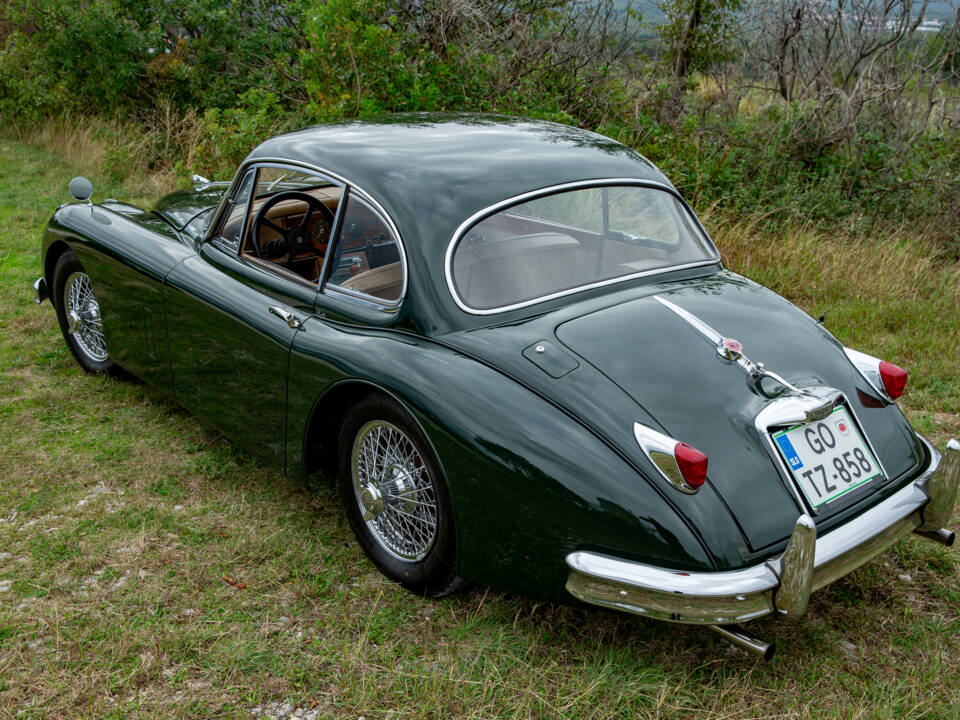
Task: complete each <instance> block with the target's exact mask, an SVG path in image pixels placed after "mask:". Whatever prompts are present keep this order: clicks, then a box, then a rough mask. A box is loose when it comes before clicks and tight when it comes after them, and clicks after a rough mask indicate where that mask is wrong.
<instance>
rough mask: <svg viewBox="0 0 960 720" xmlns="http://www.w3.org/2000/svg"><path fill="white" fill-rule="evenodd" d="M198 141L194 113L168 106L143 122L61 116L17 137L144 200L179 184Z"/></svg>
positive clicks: (198, 128)
mask: <svg viewBox="0 0 960 720" xmlns="http://www.w3.org/2000/svg"><path fill="white" fill-rule="evenodd" d="M202 138H203V128H202V126H201V124H200V122H199V119H198V117H197V114H196V112H195V111H193V110H189V111H187V112H186V113H180V112H178V111H177V110H176V109H174V107H173V106H172V105H171V104H169V103H164V104H161V105H160V108H159V111H158V112H157V113H156V114H155V115H153V116H152V117H151V118H150V120H149V121H136V120H133V119H131V120H116V119H114V120H104V119H92V118H88V117H82V116H63V117H58V118H50V119H48V120H47V121H46V122H45V123H44V124H42V125H39V126H36V127H30V128H21V129H20V131H19V134H18V139H19V140H21V141H22V142H26V143H29V144H32V145H36V146H39V147H41V148H43V149H44V150H46V151H48V152H49V153H51V154H52V155H54V156H56V157H58V158H60V159H61V160H62V161H63V162H64V163H65V164H67V165H70V166H73V167H77V168H82V169H83V171H84V172H85V173H86V174H88V175H90V176H91V178H93V179H95V180H102V181H103V182H106V183H109V184H112V185H121V184H122V185H123V186H124V190H125V191H126V192H128V193H132V194H134V195H137V196H143V197H150V198H157V197H160V196H162V195H164V194H165V193H168V192H171V191H172V190H174V189H176V187H177V186H178V185H182V184H183V183H184V180H185V179H186V178H188V177H189V172H190V169H191V168H193V167H194V166H195V159H196V158H195V153H196V149H197V146H198V145H199V144H200V141H201V139H202Z"/></svg>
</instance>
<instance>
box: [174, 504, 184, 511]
mask: <svg viewBox="0 0 960 720" xmlns="http://www.w3.org/2000/svg"><path fill="white" fill-rule="evenodd" d="M173 509H174V510H175V511H177V512H180V511H181V510H183V505H174V506H173Z"/></svg>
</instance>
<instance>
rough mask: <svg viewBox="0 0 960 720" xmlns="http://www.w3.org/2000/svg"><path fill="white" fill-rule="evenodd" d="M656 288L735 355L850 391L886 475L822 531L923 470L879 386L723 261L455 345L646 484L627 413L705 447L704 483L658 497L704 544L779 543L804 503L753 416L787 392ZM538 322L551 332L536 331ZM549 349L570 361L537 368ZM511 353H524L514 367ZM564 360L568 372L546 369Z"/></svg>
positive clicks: (821, 522) (843, 506) (793, 377)
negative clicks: (548, 402) (632, 467)
mask: <svg viewBox="0 0 960 720" xmlns="http://www.w3.org/2000/svg"><path fill="white" fill-rule="evenodd" d="M658 298H662V299H663V300H666V301H668V303H670V304H672V305H674V306H675V307H676V308H680V309H682V310H683V311H686V313H688V314H689V315H692V316H694V318H695V319H699V320H700V321H701V322H703V323H706V324H707V325H709V326H710V327H712V328H713V329H715V330H716V331H717V332H718V333H719V334H721V335H722V336H724V337H727V338H733V339H736V340H738V341H739V342H740V343H742V345H743V353H744V355H746V356H748V357H749V358H750V359H751V360H752V361H754V362H763V363H764V364H765V366H766V367H767V368H768V369H769V370H772V371H774V372H776V373H777V374H778V375H780V376H782V377H783V378H784V379H786V380H787V381H789V382H790V383H792V384H794V385H796V386H798V387H801V388H814V387H830V388H835V389H837V390H839V391H840V392H842V393H843V394H844V395H845V396H846V398H847V400H848V403H849V407H850V408H851V410H852V411H853V412H854V414H855V416H856V418H857V419H858V421H859V422H860V425H861V427H862V428H863V430H864V432H865V434H866V435H867V437H868V438H869V439H870V441H871V442H872V444H873V446H874V448H875V449H876V452H877V454H878V459H879V460H880V462H881V464H882V465H883V468H884V470H885V471H886V474H887V477H888V478H889V479H890V481H888V482H886V483H878V484H874V485H873V486H872V487H869V488H867V487H865V488H864V489H863V490H862V491H861V492H859V493H858V494H857V495H856V496H855V497H852V498H849V499H847V500H845V501H844V502H842V503H840V504H836V503H831V505H834V507H829V509H827V510H821V511H820V512H819V514H818V515H817V516H816V517H815V520H816V522H817V524H818V527H826V528H829V527H830V526H831V525H833V524H835V523H836V522H839V521H840V520H842V519H843V518H844V517H846V516H849V515H851V514H854V513H856V512H859V511H861V510H862V509H864V508H865V507H866V506H867V505H870V504H872V503H873V502H876V501H877V500H878V499H879V498H880V497H883V496H886V494H888V493H889V492H892V491H894V490H895V489H896V487H897V486H898V485H899V484H902V482H900V483H898V481H903V480H905V479H906V477H907V476H909V475H910V474H911V473H912V472H913V471H915V470H916V469H917V468H918V467H919V465H920V463H921V461H922V453H921V452H920V450H919V448H918V445H917V442H916V439H915V436H914V434H913V432H912V430H911V429H910V427H909V425H908V424H907V422H906V421H905V420H904V418H903V416H902V414H901V413H900V411H899V409H898V408H897V407H896V406H894V405H888V404H882V403H879V402H877V399H876V391H875V390H873V389H872V388H871V387H870V385H869V384H868V383H867V382H866V381H865V380H864V379H863V377H862V376H861V375H860V374H859V373H858V372H857V371H856V369H855V368H854V367H853V366H852V365H851V363H850V362H849V361H848V359H847V357H846V355H845V353H844V351H843V347H842V345H841V344H840V343H838V342H837V341H836V340H835V339H834V338H833V337H832V336H831V335H830V334H829V333H828V332H826V330H824V329H823V328H822V327H821V326H820V325H818V324H817V323H816V322H815V321H813V320H812V319H811V318H810V317H809V316H808V315H806V314H805V313H803V312H802V311H801V310H799V309H798V308H796V307H795V306H793V305H792V304H790V303H789V302H787V301H786V300H784V299H783V298H781V297H779V296H778V295H776V294H775V293H772V292H770V291H769V290H766V289H765V288H763V287H762V286H759V285H757V284H756V283H753V282H751V281H749V280H747V279H745V278H743V277H741V276H739V275H736V274H735V273H731V272H728V271H720V272H717V273H714V274H712V275H710V276H709V277H704V278H699V279H696V280H686V281H682V282H677V283H661V284H659V285H657V286H652V287H650V286H647V287H645V288H636V289H635V291H634V292H633V296H632V297H631V296H630V294H628V293H621V294H620V295H619V296H618V298H617V301H616V302H615V303H612V304H606V305H605V306H602V307H600V306H598V304H597V303H595V302H594V303H592V304H591V305H592V306H590V307H585V308H582V309H583V310H585V311H583V312H576V309H575V308H565V309H564V310H563V311H558V312H556V313H550V314H548V315H546V316H541V317H540V318H537V319H535V320H531V323H530V325H531V327H528V328H524V325H525V324H524V323H514V324H512V325H511V326H509V327H503V328H497V329H492V328H491V329H490V332H489V333H481V336H484V337H483V342H482V343H478V342H477V339H476V338H470V339H469V340H467V341H466V342H462V345H463V346H464V347H465V348H466V347H468V346H469V347H470V349H471V350H472V351H474V352H477V351H479V352H480V353H481V354H483V355H484V356H485V358H486V359H487V360H488V361H491V362H493V363H496V364H497V365H500V366H501V367H504V369H505V370H507V371H509V372H511V373H512V374H513V375H514V376H515V377H517V378H518V379H520V380H521V381H523V382H525V383H527V384H530V385H533V386H535V387H537V388H538V389H539V390H541V392H544V393H545V394H548V395H549V396H550V397H551V399H553V400H554V401H555V402H556V403H557V404H558V405H561V406H562V407H564V409H566V410H567V411H569V412H571V413H572V414H575V415H576V416H578V417H579V418H580V419H581V420H582V421H584V422H585V423H586V424H588V425H589V426H590V427H591V428H592V429H593V430H594V431H596V432H597V433H599V434H601V435H603V436H604V437H606V438H607V439H608V440H609V441H610V442H611V443H612V444H613V445H615V446H616V448H617V449H618V450H619V451H620V452H622V453H623V454H626V455H628V456H629V457H631V458H632V459H634V460H635V461H636V464H638V466H640V467H641V469H642V470H643V472H644V474H645V475H646V476H647V477H648V479H649V481H650V482H653V483H655V484H657V483H659V484H660V485H665V484H666V483H665V481H663V480H661V479H660V478H659V477H658V476H657V475H656V471H651V469H650V468H651V466H650V465H649V464H645V461H646V458H645V457H644V456H643V454H642V452H641V451H640V450H639V447H638V445H637V443H636V440H635V439H634V437H633V434H632V427H633V423H634V422H641V423H643V424H646V425H650V426H651V427H654V428H655V429H658V430H660V431H661V432H664V433H666V434H668V435H671V436H672V437H675V438H676V439H678V440H680V441H683V442H687V443H689V444H691V445H693V446H695V447H697V448H699V449H700V450H702V451H703V452H705V453H706V454H707V456H708V457H709V470H708V474H707V482H708V487H704V488H701V491H700V492H699V493H697V494H696V495H693V496H687V495H682V493H679V492H678V491H676V490H674V489H673V488H668V489H667V490H666V492H665V493H664V497H665V499H666V500H667V501H668V502H670V503H671V504H673V505H674V506H675V507H676V508H678V510H679V511H680V512H681V513H682V514H683V515H685V516H686V517H687V518H688V520H689V521H690V524H691V525H692V526H694V527H695V528H697V529H699V531H700V532H701V533H702V535H703V537H704V538H705V540H706V543H705V544H707V545H708V547H709V548H710V549H714V548H715V547H716V546H717V543H721V540H722V538H719V537H716V536H719V535H722V534H723V533H728V532H730V529H729V526H728V524H727V521H728V520H732V521H733V525H734V526H735V528H736V529H735V530H734V531H733V532H734V533H737V532H738V534H739V535H740V536H741V537H742V540H743V541H744V542H745V545H744V543H741V542H739V541H733V544H734V545H737V547H738V549H739V551H740V555H741V556H742V557H743V558H747V557H749V556H751V555H752V554H754V553H759V552H761V551H762V550H763V549H764V548H769V547H770V546H772V545H775V544H777V543H779V542H781V541H783V540H785V539H786V538H787V537H788V536H789V534H790V531H791V530H792V528H793V524H794V523H795V521H796V519H797V517H798V516H799V515H800V514H801V513H803V512H805V511H806V510H805V509H804V508H803V506H802V505H801V503H800V501H799V499H798V498H797V493H796V491H795V490H794V489H793V487H792V484H791V481H790V480H789V479H788V478H786V477H784V475H783V474H782V473H781V471H780V470H779V469H778V467H777V464H776V462H775V460H774V459H773V457H772V456H771V452H770V446H769V442H768V440H767V438H766V436H765V435H764V434H762V433H761V432H758V430H757V427H756V425H755V421H756V417H757V415H758V414H759V413H760V412H761V411H762V410H763V409H764V408H765V407H767V406H768V405H769V404H770V403H771V402H773V401H774V400H775V399H776V396H777V394H780V395H783V394H784V392H785V391H784V389H783V388H782V387H781V386H778V385H777V384H776V383H773V384H772V385H771V384H770V383H764V388H763V389H760V388H758V387H757V386H756V383H755V382H754V381H753V380H751V379H750V378H749V377H748V375H747V374H746V373H745V372H744V371H743V370H742V369H741V368H740V367H738V366H737V364H736V363H733V362H730V361H728V360H725V359H724V358H722V357H721V356H720V355H719V353H718V352H717V350H716V347H715V345H714V344H712V343H711V342H709V341H708V340H707V339H706V338H705V337H704V336H703V334H702V333H701V332H700V331H698V330H697V329H696V328H695V327H694V325H693V324H691V321H690V319H689V317H688V318H686V319H685V318H684V317H683V316H682V314H678V313H677V312H676V311H675V310H674V309H671V307H669V306H668V304H665V303H662V302H660V300H659V299H658ZM548 325H549V326H550V330H551V331H552V333H551V334H552V337H550V336H547V335H546V334H545V332H546V331H547V326H548ZM522 328H523V329H524V330H525V331H526V332H522V331H521V329H522ZM534 328H536V329H534ZM531 330H532V331H533V332H532V333H530V331H531ZM498 333H499V335H500V336H499V337H497V334H498ZM534 334H543V335H544V338H545V339H546V340H547V341H548V342H549V343H550V344H549V345H548V346H547V347H546V348H545V350H546V351H545V352H544V353H542V354H539V355H538V354H536V353H534V354H533V355H531V353H530V352H529V346H528V345H526V344H525V343H527V341H529V340H530V338H531V337H533V335H534ZM468 335H471V333H464V336H468ZM511 335H515V336H516V340H517V342H515V343H514V342H512V341H511V340H510V339H509V338H510V336H511ZM552 341H556V347H554V346H553V344H552ZM534 342H536V341H534ZM518 345H520V346H521V347H518ZM535 347H539V346H535ZM525 349H527V350H528V352H526V354H524V350H525ZM551 354H552V355H554V356H559V355H563V356H566V357H567V362H566V363H565V364H563V367H560V368H559V369H557V368H554V369H553V371H552V373H551V372H549V371H545V370H544V369H543V366H544V360H543V358H544V357H545V356H549V355H551ZM507 355H510V356H511V357H510V359H509V360H508V359H507ZM518 355H519V356H521V357H523V358H525V359H526V360H527V362H526V363H525V364H524V363H517V362H516V361H515V358H516V357H517V356H518ZM571 363H572V364H573V365H576V367H575V368H572V367H571ZM548 367H549V366H548ZM564 368H568V369H569V370H568V371H567V372H566V373H565V374H563V375H561V376H560V377H554V375H558V374H560V373H562V372H563V370H564ZM771 390H773V391H774V392H770V391H771ZM765 391H766V392H765ZM625 398H626V399H629V402H625ZM722 515H726V516H728V517H727V518H724V517H721V516H722ZM711 533H713V535H714V536H715V537H714V539H713V540H709V539H708V536H709V535H711ZM721 564H723V563H721Z"/></svg>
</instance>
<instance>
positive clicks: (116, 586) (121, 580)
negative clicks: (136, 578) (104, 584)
mask: <svg viewBox="0 0 960 720" xmlns="http://www.w3.org/2000/svg"><path fill="white" fill-rule="evenodd" d="M126 584H127V576H126V575H123V576H121V577H119V578H117V581H116V582H115V583H114V584H113V585H111V586H110V589H111V590H113V591H117V590H121V589H122V588H123V586H124V585H126Z"/></svg>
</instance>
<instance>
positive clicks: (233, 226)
mask: <svg viewBox="0 0 960 720" xmlns="http://www.w3.org/2000/svg"><path fill="white" fill-rule="evenodd" d="M255 175H256V170H249V171H248V172H247V174H246V175H244V176H243V181H242V182H241V183H240V187H239V188H237V192H236V194H235V195H234V196H233V197H232V198H231V199H230V200H229V202H228V205H227V208H226V211H225V212H224V213H223V221H222V222H221V223H220V227H219V229H218V230H217V233H216V236H217V237H218V238H220V240H221V241H223V242H224V243H226V244H227V245H228V246H229V247H230V248H232V249H233V250H234V251H236V250H237V249H238V248H239V247H240V238H241V237H243V223H244V219H245V217H246V210H247V201H248V200H249V199H250V190H251V188H252V187H253V179H254V176H255Z"/></svg>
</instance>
